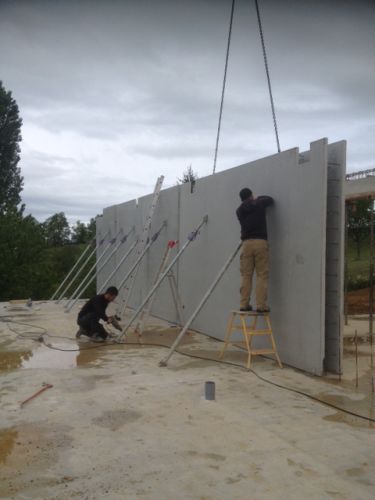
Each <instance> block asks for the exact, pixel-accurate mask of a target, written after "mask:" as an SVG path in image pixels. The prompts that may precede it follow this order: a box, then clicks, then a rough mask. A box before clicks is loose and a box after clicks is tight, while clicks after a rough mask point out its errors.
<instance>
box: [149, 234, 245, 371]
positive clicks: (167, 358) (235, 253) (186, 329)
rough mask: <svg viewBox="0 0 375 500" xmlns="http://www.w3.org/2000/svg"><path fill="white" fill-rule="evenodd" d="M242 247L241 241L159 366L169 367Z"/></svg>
mask: <svg viewBox="0 0 375 500" xmlns="http://www.w3.org/2000/svg"><path fill="white" fill-rule="evenodd" d="M241 245H242V241H240V242H239V243H238V244H237V246H236V248H235V250H234V252H233V253H232V254H231V256H230V257H229V259H228V260H227V261H226V262H225V264H224V266H223V267H222V269H221V270H220V272H219V274H218V275H217V276H216V278H215V279H214V281H213V282H212V284H211V286H210V287H209V289H208V290H207V292H206V293H205V294H204V297H203V298H202V300H201V301H200V303H199V304H198V306H197V308H196V309H195V311H194V312H193V314H192V315H191V316H190V318H189V319H188V321H187V323H186V324H185V326H184V327H183V329H182V330H181V332H180V333H179V334H178V336H177V337H176V340H175V341H174V342H173V344H172V346H171V348H170V349H169V353H168V354H167V356H166V357H165V358H164V359H162V360H161V361H160V362H159V366H167V363H168V360H169V358H170V357H171V356H172V354H173V353H174V351H175V350H176V347H177V346H178V344H179V343H180V342H181V340H182V337H183V336H184V335H185V333H186V332H187V331H188V329H189V327H190V325H191V324H192V322H193V321H194V319H195V318H196V316H198V314H199V312H200V310H201V309H202V307H203V306H204V305H205V303H206V302H207V300H208V299H209V297H210V295H211V294H212V292H213V291H214V290H215V288H216V286H217V284H218V283H219V281H220V280H221V278H222V277H223V275H224V273H225V271H226V270H227V269H228V267H229V266H230V265H231V263H232V261H233V259H234V258H235V256H236V255H237V253H238V250H239V249H240V248H241Z"/></svg>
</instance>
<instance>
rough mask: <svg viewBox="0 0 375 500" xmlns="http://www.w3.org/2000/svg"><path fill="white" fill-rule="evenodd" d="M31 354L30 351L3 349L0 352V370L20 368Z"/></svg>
mask: <svg viewBox="0 0 375 500" xmlns="http://www.w3.org/2000/svg"><path fill="white" fill-rule="evenodd" d="M32 355H33V353H32V351H22V352H17V351H16V352H14V351H3V352H0V372H2V371H7V370H15V369H16V368H21V367H22V366H23V363H24V362H26V361H27V360H28V359H30V357H31V356H32Z"/></svg>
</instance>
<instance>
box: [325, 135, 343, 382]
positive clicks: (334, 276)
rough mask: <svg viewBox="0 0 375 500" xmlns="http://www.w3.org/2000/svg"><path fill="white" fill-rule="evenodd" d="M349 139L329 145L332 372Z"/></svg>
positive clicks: (337, 353) (333, 368)
mask: <svg viewBox="0 0 375 500" xmlns="http://www.w3.org/2000/svg"><path fill="white" fill-rule="evenodd" d="M345 166H346V142H345V141H341V142H337V143H334V144H330V145H329V147H328V184H327V247H326V290H325V296H326V306H325V307H326V315H325V360H324V367H325V369H326V370H328V371H330V372H333V373H341V371H342V363H341V360H342V356H343V342H342V335H341V331H342V326H343V325H342V319H343V313H344V304H343V294H342V290H343V288H344V283H343V276H344V225H345V220H344V219H345V205H344V204H345V201H344V198H345V196H344V186H345V173H346V172H345V170H346V169H345Z"/></svg>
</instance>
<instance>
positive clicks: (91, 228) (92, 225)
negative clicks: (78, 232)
mask: <svg viewBox="0 0 375 500" xmlns="http://www.w3.org/2000/svg"><path fill="white" fill-rule="evenodd" d="M96 217H98V215H97V216H96ZM96 217H92V218H91V219H90V222H89V223H88V224H87V237H88V241H90V240H92V239H93V238H95V236H96Z"/></svg>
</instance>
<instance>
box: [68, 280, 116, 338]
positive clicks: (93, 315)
mask: <svg viewBox="0 0 375 500" xmlns="http://www.w3.org/2000/svg"><path fill="white" fill-rule="evenodd" d="M117 295H118V290H117V288H116V287H115V286H110V287H109V288H108V289H107V291H106V292H105V293H103V294H99V295H95V297H92V298H91V299H90V300H89V301H88V302H86V304H85V305H84V306H83V307H82V309H81V310H80V312H79V313H78V318H77V324H78V326H79V330H78V332H77V334H76V338H77V339H78V338H80V336H81V335H86V336H87V337H90V339H91V340H93V341H94V342H103V341H104V340H105V339H106V338H107V336H108V333H107V332H106V330H105V328H104V327H103V325H101V324H100V323H99V320H101V319H102V320H103V321H105V322H106V323H112V322H113V321H114V318H113V317H112V316H107V315H106V313H105V311H106V309H107V306H108V304H109V303H110V302H112V301H114V300H115V298H116V297H117Z"/></svg>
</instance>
